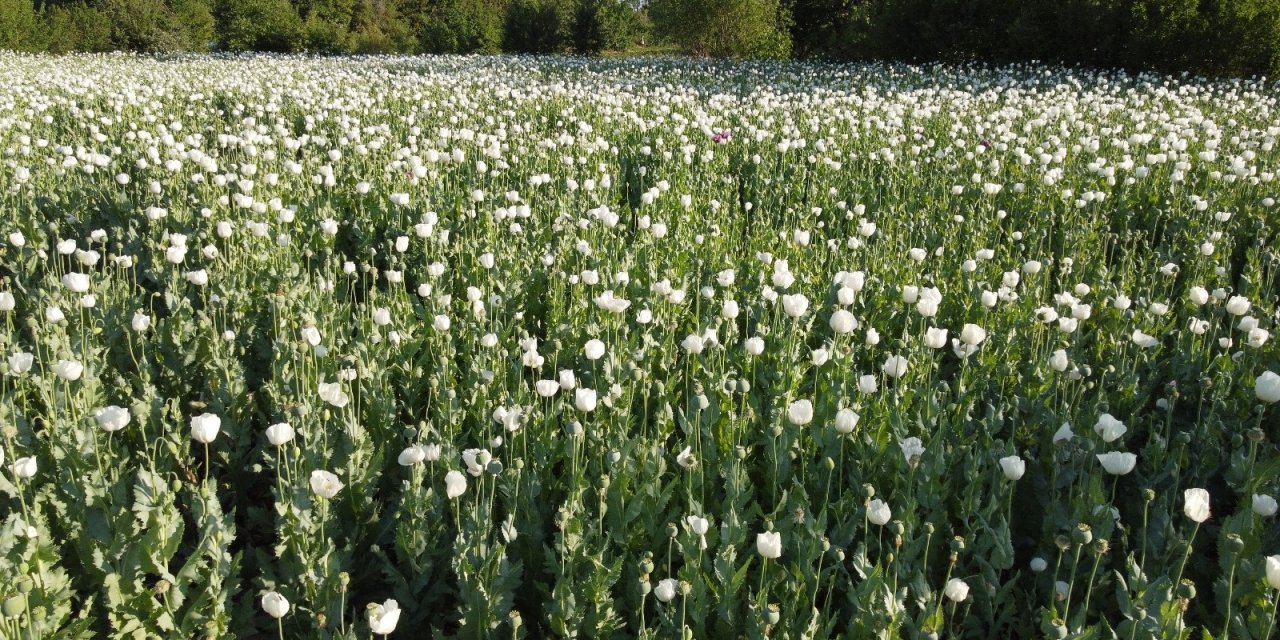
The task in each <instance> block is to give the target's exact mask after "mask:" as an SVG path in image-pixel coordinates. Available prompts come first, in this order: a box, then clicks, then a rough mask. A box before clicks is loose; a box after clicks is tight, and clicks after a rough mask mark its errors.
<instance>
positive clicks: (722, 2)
mask: <svg viewBox="0 0 1280 640" xmlns="http://www.w3.org/2000/svg"><path fill="white" fill-rule="evenodd" d="M650 36H652V37H650ZM654 43H665V44H669V45H674V46H676V47H678V48H679V49H680V50H682V51H684V52H686V53H691V54H694V55H705V56H717V57H735V58H742V57H767V58H787V57H792V56H794V57H798V58H819V59H831V60H868V59H880V58H890V59H897V60H913V61H922V60H950V61H962V60H973V59H983V60H994V61H1002V62H1005V61H1015V60H1042V61H1051V62H1060V63H1066V64H1083V65H1089V66H1097V67H1115V66H1121V67H1127V68H1135V69H1139V68H1140V69H1156V70H1160V71H1191V72H1194V73H1204V74H1209V75H1253V74H1274V73H1276V72H1277V71H1280V0H1129V1H1125V0H650V1H648V2H641V1H639V0H0V49H16V50H19V51H52V52H57V53H61V52H66V51H75V50H80V51H106V50H115V49H123V50H131V51H142V52H162V51H179V50H184V51H207V50H230V51H248V50H259V51H281V52H290V51H309V52H315V53H391V52H403V53H410V52H420V53H498V52H500V51H508V52H515V53H566V52H572V53H580V54H595V53H599V52H600V51H604V50H611V51H627V50H630V49H632V48H633V47H635V46H637V45H645V44H654Z"/></svg>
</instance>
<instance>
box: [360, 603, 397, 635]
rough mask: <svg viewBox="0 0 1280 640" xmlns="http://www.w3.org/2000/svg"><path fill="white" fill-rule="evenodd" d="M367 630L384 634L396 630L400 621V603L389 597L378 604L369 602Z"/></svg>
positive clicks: (375, 633)
mask: <svg viewBox="0 0 1280 640" xmlns="http://www.w3.org/2000/svg"><path fill="white" fill-rule="evenodd" d="M368 614H369V631H370V632H371V633H373V634H374V635H380V636H386V635H390V634H391V632H392V631H395V630H396V623H398V622H400V605H399V604H398V603H397V602H396V601H395V600H392V599H390V598H388V599H387V600H386V602H383V603H382V604H378V603H376V602H374V603H370V604H369V607H368Z"/></svg>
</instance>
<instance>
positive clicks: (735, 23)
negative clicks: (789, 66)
mask: <svg viewBox="0 0 1280 640" xmlns="http://www.w3.org/2000/svg"><path fill="white" fill-rule="evenodd" d="M649 15H650V16H651V17H652V18H653V26H654V32H655V34H656V35H657V36H659V37H662V38H666V39H668V40H670V41H671V42H673V43H675V44H677V45H679V46H681V47H682V48H684V49H685V50H686V51H688V52H689V53H692V54H695V55H710V56H727V57H749V56H765V57H787V56H789V55H790V52H791V37H790V34H789V32H788V27H789V22H790V15H789V11H788V10H787V7H786V6H785V5H783V4H781V3H780V2H779V0H653V2H652V3H651V4H650V5H649Z"/></svg>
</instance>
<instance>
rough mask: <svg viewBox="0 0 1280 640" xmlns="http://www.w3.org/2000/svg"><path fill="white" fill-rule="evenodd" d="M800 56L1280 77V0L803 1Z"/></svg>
mask: <svg viewBox="0 0 1280 640" xmlns="http://www.w3.org/2000/svg"><path fill="white" fill-rule="evenodd" d="M792 13H793V16H794V27H793V29H792V37H793V39H794V48H795V50H796V52H797V53H798V54H801V55H812V56H823V57H830V58H835V59H867V58H881V57H887V58H895V59H908V60H933V59H944V60H966V59H973V58H980V59H987V60H997V61H1012V60H1045V61H1054V62H1063V63H1068V64H1085V65H1092V66H1106V67H1114V66H1123V67H1130V68H1152V69H1157V70H1162V71H1191V72H1196V73H1208V74H1213V75H1224V74H1225V75H1248V74H1270V73H1275V72H1276V71H1278V70H1280V1H1278V0H1128V1H1123V0H795V3H794V6H793V9H792Z"/></svg>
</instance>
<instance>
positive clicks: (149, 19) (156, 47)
mask: <svg viewBox="0 0 1280 640" xmlns="http://www.w3.org/2000/svg"><path fill="white" fill-rule="evenodd" d="M98 6H99V7H101V9H102V12H103V13H105V14H106V16H107V18H108V19H110V20H111V41H112V44H113V45H114V47H115V48H118V49H126V50H129V51H145V52H152V51H178V50H181V49H183V48H185V45H186V37H185V32H184V29H183V25H182V22H181V21H180V20H179V19H178V16H177V15H175V14H174V12H173V10H172V9H170V8H169V6H168V5H166V4H165V3H164V0H101V2H100V4H99V5H98Z"/></svg>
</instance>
